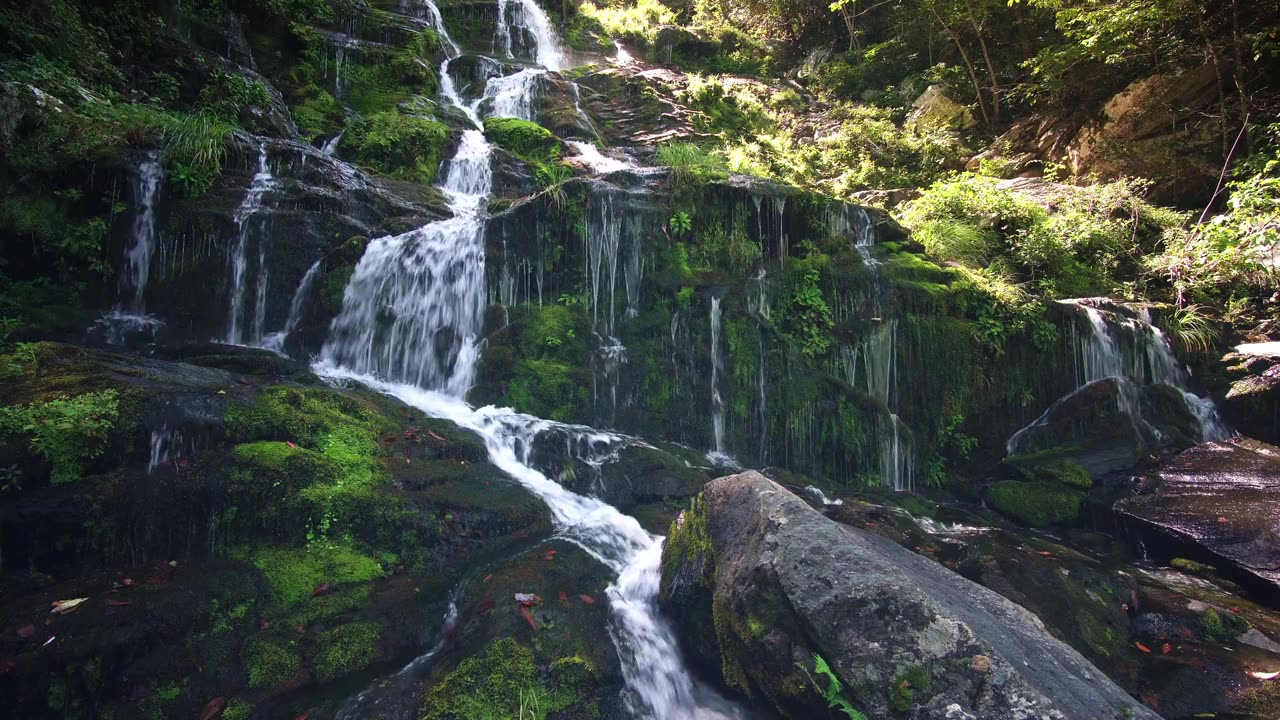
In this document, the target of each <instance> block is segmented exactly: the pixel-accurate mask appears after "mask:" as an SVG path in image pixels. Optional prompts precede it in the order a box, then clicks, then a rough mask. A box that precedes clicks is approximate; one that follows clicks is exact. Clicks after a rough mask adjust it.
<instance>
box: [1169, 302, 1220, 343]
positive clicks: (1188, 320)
mask: <svg viewBox="0 0 1280 720" xmlns="http://www.w3.org/2000/svg"><path fill="white" fill-rule="evenodd" d="M1168 327H1169V332H1170V334H1171V335H1173V337H1174V339H1176V340H1177V341H1178V344H1179V345H1181V346H1182V347H1183V348H1184V349H1186V350H1187V351H1189V352H1208V350H1209V348H1210V347H1212V346H1213V344H1214V343H1215V342H1216V341H1217V339H1218V328H1217V326H1216V325H1215V323H1214V321H1213V319H1212V318H1210V317H1209V316H1208V315H1207V314H1206V309H1205V307H1204V306H1203V305H1187V306H1185V307H1180V308H1176V309H1174V311H1173V313H1171V314H1170V315H1169V318H1168Z"/></svg>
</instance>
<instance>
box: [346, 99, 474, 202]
mask: <svg viewBox="0 0 1280 720" xmlns="http://www.w3.org/2000/svg"><path fill="white" fill-rule="evenodd" d="M449 136H450V132H449V126H448V125H445V124H444V123H442V122H439V121H436V120H431V119H428V118H422V117H417V116H412V115H401V114H399V113H395V112H380V113H376V114H374V115H372V116H369V117H361V118H358V119H356V120H355V121H354V122H352V123H351V126H350V127H349V128H348V129H347V133H346V135H343V136H342V143H341V148H342V149H343V151H344V152H345V153H346V154H347V156H349V157H350V158H351V159H352V160H353V161H355V162H357V163H360V164H362V165H365V166H367V167H370V168H372V169H374V170H376V171H378V172H380V173H383V174H385V175H389V176H391V177H396V178H400V179H403V180H413V181H417V182H420V183H423V184H428V185H429V184H431V183H432V182H434V181H435V179H436V173H437V172H438V171H439V169H440V161H441V159H442V158H443V157H444V146H445V144H446V143H447V142H448V141H449Z"/></svg>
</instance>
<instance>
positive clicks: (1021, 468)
mask: <svg viewBox="0 0 1280 720" xmlns="http://www.w3.org/2000/svg"><path fill="white" fill-rule="evenodd" d="M1008 463H1009V465H1010V466H1012V467H1014V468H1016V469H1017V470H1018V472H1019V474H1021V476H1022V477H1023V478H1025V479H1027V480H1031V481H1042V482H1048V483H1058V484H1059V485H1063V486H1066V487H1070V488H1075V489H1077V490H1089V489H1091V488H1092V487H1093V478H1092V477H1091V476H1090V475H1089V471H1088V470H1085V469H1084V467H1083V466H1082V465H1080V463H1078V462H1076V461H1075V460H1073V459H1071V458H1068V457H1053V456H1047V457H1046V456H1041V454H1039V453H1037V454H1036V455H1034V456H1033V455H1025V456H1021V457H1014V458H1010V459H1009V460H1008Z"/></svg>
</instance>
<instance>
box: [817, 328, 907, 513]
mask: <svg viewBox="0 0 1280 720" xmlns="http://www.w3.org/2000/svg"><path fill="white" fill-rule="evenodd" d="M897 336H898V321H897V320H888V321H885V322H882V323H880V324H879V325H878V326H877V327H876V328H875V329H874V330H873V331H871V333H870V334H869V335H868V336H867V339H866V340H864V341H863V342H862V344H861V345H859V346H857V347H854V348H850V347H847V346H845V347H841V348H840V351H839V353H838V355H837V357H836V360H835V371H836V373H837V374H838V375H839V376H841V377H843V378H844V381H845V382H846V383H847V384H848V385H849V386H850V387H859V386H861V387H862V388H863V389H864V390H865V391H866V393H867V394H868V395H871V396H872V397H874V398H876V399H878V400H879V401H880V402H882V403H884V406H885V410H886V412H885V414H884V415H883V416H882V417H881V418H880V420H879V423H878V430H877V434H878V435H879V446H880V479H881V482H882V483H883V484H884V486H885V487H891V488H893V489H894V490H897V491H904V490H907V491H909V490H911V489H912V488H913V487H914V485H915V456H914V454H913V453H912V450H911V443H910V435H909V431H907V430H906V429H905V427H904V425H903V422H902V419H901V418H899V417H898V414H897V402H898V352H897V344H898V343H897ZM859 371H861V374H862V383H861V385H859V383H858V375H859Z"/></svg>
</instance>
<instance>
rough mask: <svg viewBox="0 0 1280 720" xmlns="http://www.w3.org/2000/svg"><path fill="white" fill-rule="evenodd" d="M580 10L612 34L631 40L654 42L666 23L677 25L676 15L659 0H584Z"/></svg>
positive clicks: (612, 35) (614, 36)
mask: <svg viewBox="0 0 1280 720" xmlns="http://www.w3.org/2000/svg"><path fill="white" fill-rule="evenodd" d="M578 12H579V13H581V14H582V15H584V16H586V17H589V18H591V19H592V20H595V21H596V22H597V23H599V25H600V27H601V28H602V29H603V30H604V31H605V33H607V34H608V35H609V37H612V38H617V39H621V40H629V41H633V42H634V41H643V42H653V41H654V40H655V39H656V38H657V36H658V30H659V28H661V27H662V26H663V25H674V24H675V23H676V15H675V13H674V12H672V10H671V8H669V7H667V6H666V5H663V4H662V3H661V2H659V0H636V2H635V3H634V4H632V3H625V4H624V3H611V2H604V3H601V4H600V5H597V4H595V3H593V2H584V3H582V4H581V5H579V6H578Z"/></svg>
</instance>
